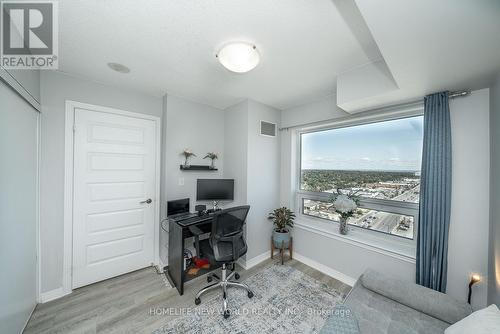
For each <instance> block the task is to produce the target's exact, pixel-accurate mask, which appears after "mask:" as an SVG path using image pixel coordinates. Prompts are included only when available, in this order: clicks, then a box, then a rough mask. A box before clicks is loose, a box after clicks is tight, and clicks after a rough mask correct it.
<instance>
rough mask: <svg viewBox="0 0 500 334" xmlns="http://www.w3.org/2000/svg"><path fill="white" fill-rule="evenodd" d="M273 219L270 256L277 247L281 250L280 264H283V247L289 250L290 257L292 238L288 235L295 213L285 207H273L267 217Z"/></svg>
mask: <svg viewBox="0 0 500 334" xmlns="http://www.w3.org/2000/svg"><path fill="white" fill-rule="evenodd" d="M268 218H269V219H270V220H272V221H273V224H274V229H273V235H272V237H271V258H273V255H274V248H278V249H279V250H280V252H281V264H283V253H284V251H285V249H288V250H289V251H290V258H292V244H293V240H292V238H291V237H290V229H292V228H293V220H294V219H295V214H294V213H293V211H292V210H290V209H289V208H287V207H282V208H278V209H274V211H273V212H271V213H270V214H269V217H268Z"/></svg>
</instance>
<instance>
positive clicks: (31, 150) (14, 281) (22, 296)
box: [0, 80, 39, 333]
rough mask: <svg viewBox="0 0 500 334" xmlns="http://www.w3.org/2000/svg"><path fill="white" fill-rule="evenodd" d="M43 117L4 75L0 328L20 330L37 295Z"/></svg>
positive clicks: (0, 92)
mask: <svg viewBox="0 0 500 334" xmlns="http://www.w3.org/2000/svg"><path fill="white" fill-rule="evenodd" d="M38 117H39V114H38V112H37V111H36V110H35V109H33V108H32V107H31V105H29V104H28V103H27V102H26V101H24V100H23V99H22V98H21V97H20V96H19V95H17V93H15V92H14V90H13V89H11V88H10V87H9V86H7V85H6V84H5V83H4V82H3V81H1V80H0V156H1V163H0V268H1V274H0V283H1V284H0V333H20V332H21V331H22V330H23V328H24V326H25V324H26V322H27V321H28V319H29V317H30V315H31V312H32V311H33V309H34V307H35V305H36V300H37V280H38V277H37V270H36V268H37V246H38V243H37V210H38V204H37V164H38V132H37V131H38Z"/></svg>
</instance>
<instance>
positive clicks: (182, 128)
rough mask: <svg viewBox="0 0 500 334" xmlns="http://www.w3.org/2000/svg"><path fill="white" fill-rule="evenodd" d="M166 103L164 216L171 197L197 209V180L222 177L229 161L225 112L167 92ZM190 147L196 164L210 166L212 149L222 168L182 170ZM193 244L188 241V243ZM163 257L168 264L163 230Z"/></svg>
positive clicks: (162, 214)
mask: <svg viewBox="0 0 500 334" xmlns="http://www.w3.org/2000/svg"><path fill="white" fill-rule="evenodd" d="M163 102H164V107H163V129H162V130H163V132H162V134H163V141H162V142H163V146H162V147H163V149H162V154H163V158H162V162H163V163H162V175H163V179H162V186H161V193H162V196H161V197H162V202H161V215H160V216H161V218H162V219H163V218H165V217H166V215H167V212H166V210H167V208H166V205H167V201H170V200H175V199H181V198H189V199H190V205H191V208H190V209H191V211H194V206H195V205H196V203H197V202H196V180H197V179H200V178H204V179H208V178H221V177H222V174H223V171H224V161H225V153H224V111H222V110H220V109H216V108H213V107H210V106H207V105H203V104H199V103H196V102H191V101H188V100H184V99H182V98H178V97H175V96H171V95H168V96H167V95H165V96H164V98H163ZM186 148H188V149H191V150H192V151H193V152H194V153H195V154H196V157H193V158H191V159H190V163H191V164H193V165H210V160H209V159H203V157H204V156H205V155H206V153H208V152H217V153H219V159H218V160H216V162H215V165H216V167H217V169H218V170H217V171H182V170H180V168H179V165H181V164H183V163H184V157H183V156H181V152H182V151H183V150H184V149H186ZM200 204H201V202H200ZM203 204H211V203H208V202H204V203H203ZM189 244H190V242H189V241H187V242H186V245H189ZM160 259H161V261H162V262H163V264H164V265H167V264H168V233H166V232H165V231H163V230H162V231H161V233H160Z"/></svg>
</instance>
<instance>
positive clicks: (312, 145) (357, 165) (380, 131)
mask: <svg viewBox="0 0 500 334" xmlns="http://www.w3.org/2000/svg"><path fill="white" fill-rule="evenodd" d="M422 141H423V117H422V116H416V117H410V118H404V119H397V120H392V121H385V122H378V123H370V124H363V125H357V126H350V127H345V128H338V129H330V130H324V131H317V132H312V133H304V134H302V136H301V149H302V157H301V169H302V170H312V169H316V170H352V171H356V170H357V171H411V172H417V171H420V167H421V166H420V165H421V157H422Z"/></svg>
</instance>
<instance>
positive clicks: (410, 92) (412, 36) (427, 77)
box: [355, 0, 500, 107]
mask: <svg viewBox="0 0 500 334" xmlns="http://www.w3.org/2000/svg"><path fill="white" fill-rule="evenodd" d="M355 1H356V4H357V6H358V8H359V11H360V12H361V14H362V16H363V18H364V20H365V22H366V24H367V25H368V27H369V28H370V31H371V33H372V36H373V38H374V40H375V41H376V43H377V45H378V47H379V49H380V52H381V53H382V56H383V58H384V59H385V62H386V64H387V66H388V68H389V69H390V71H391V74H392V76H393V78H394V80H395V81H396V83H397V85H398V86H399V89H398V90H397V91H394V92H392V93H390V94H387V95H386V96H384V97H381V98H380V99H379V101H377V104H379V105H383V104H390V103H393V102H403V101H405V100H413V99H416V98H421V97H422V96H424V95H426V94H429V93H433V92H437V91H443V90H450V91H454V90H463V89H465V90H467V89H472V90H474V89H479V88H484V87H488V86H489V84H490V83H491V79H492V78H493V77H494V76H495V74H496V73H498V72H499V71H500V1H499V0H439V1H436V0H418V1H417V0H414V1H401V0H384V1H373V0H355ZM382 4H383V5H382ZM389 9H390V10H389ZM375 106H376V105H372V107H375Z"/></svg>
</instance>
